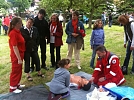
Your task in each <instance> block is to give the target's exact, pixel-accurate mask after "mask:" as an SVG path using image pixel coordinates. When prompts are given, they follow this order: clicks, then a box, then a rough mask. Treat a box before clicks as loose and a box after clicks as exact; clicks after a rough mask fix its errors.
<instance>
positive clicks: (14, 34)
mask: <svg viewBox="0 0 134 100" xmlns="http://www.w3.org/2000/svg"><path fill="white" fill-rule="evenodd" d="M8 36H9V47H10V56H11V58H14V56H15V53H14V50H13V46H17V47H18V50H19V53H24V51H25V40H24V38H23V37H22V35H21V32H20V30H16V29H15V28H14V29H13V30H11V31H10V33H9V35H8ZM20 56H21V55H20Z"/></svg>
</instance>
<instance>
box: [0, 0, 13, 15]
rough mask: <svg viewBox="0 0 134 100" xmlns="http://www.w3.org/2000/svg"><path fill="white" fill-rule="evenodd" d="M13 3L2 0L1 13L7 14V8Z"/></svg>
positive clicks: (0, 2) (0, 3) (0, 1)
mask: <svg viewBox="0 0 134 100" xmlns="http://www.w3.org/2000/svg"><path fill="white" fill-rule="evenodd" d="M10 6H11V4H10V3H7V2H5V0H0V13H1V14H6V13H7V11H6V10H7V9H8V8H10Z"/></svg>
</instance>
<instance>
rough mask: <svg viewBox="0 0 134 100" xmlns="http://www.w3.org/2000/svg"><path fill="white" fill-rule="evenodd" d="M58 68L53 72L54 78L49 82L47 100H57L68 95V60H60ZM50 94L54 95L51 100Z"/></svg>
mask: <svg viewBox="0 0 134 100" xmlns="http://www.w3.org/2000/svg"><path fill="white" fill-rule="evenodd" d="M58 66H59V68H58V69H56V70H55V72H54V77H53V79H52V80H51V82H50V86H49V89H50V94H49V97H48V100H58V99H59V98H65V97H67V96H69V95H70V92H69V88H68V87H69V84H70V72H69V71H68V70H67V69H68V68H70V60H69V59H62V60H60V61H59V62H58ZM51 94H53V95H54V97H53V98H52V96H51ZM56 98H58V99H56Z"/></svg>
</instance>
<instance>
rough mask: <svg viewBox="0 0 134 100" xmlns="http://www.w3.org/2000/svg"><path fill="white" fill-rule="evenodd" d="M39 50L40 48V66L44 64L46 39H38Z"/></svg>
mask: <svg viewBox="0 0 134 100" xmlns="http://www.w3.org/2000/svg"><path fill="white" fill-rule="evenodd" d="M40 50H41V64H42V67H45V66H46V63H45V62H46V39H43V38H41V39H40Z"/></svg>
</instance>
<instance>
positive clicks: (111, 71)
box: [89, 46, 125, 86]
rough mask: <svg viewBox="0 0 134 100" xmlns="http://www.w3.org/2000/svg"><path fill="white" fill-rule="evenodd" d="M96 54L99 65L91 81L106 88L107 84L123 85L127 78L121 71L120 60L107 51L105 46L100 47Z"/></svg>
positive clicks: (97, 64)
mask: <svg viewBox="0 0 134 100" xmlns="http://www.w3.org/2000/svg"><path fill="white" fill-rule="evenodd" d="M96 53H97V55H98V59H97V63H96V67H95V69H94V72H93V75H92V77H91V79H90V80H89V81H90V82H94V84H96V85H98V86H101V85H102V86H105V85H106V84H107V83H115V84H116V85H121V84H123V83H124V82H125V78H124V76H123V74H122V72H121V69H120V63H119V58H118V57H117V56H116V55H114V54H112V53H110V52H109V51H107V50H106V48H105V47H104V46H98V47H97V48H96Z"/></svg>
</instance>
